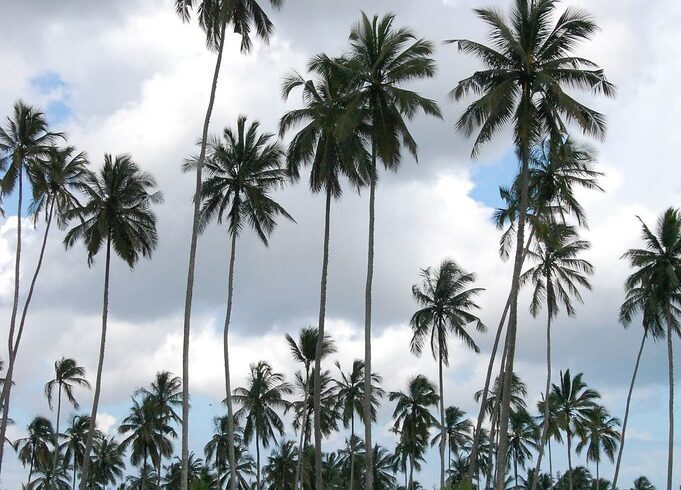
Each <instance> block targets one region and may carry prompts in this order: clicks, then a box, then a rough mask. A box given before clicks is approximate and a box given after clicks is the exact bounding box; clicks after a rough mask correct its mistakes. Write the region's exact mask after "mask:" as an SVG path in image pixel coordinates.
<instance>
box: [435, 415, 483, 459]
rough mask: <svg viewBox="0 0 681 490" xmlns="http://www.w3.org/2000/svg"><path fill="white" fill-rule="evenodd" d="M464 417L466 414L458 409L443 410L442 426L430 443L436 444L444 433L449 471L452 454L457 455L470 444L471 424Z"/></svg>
mask: <svg viewBox="0 0 681 490" xmlns="http://www.w3.org/2000/svg"><path fill="white" fill-rule="evenodd" d="M465 417H466V412H464V411H463V410H461V409H460V408H459V407H455V406H450V407H447V408H446V409H445V423H444V426H442V425H441V426H440V432H438V433H437V434H435V436H434V437H433V439H432V440H431V441H430V445H431V446H434V445H435V444H438V443H439V442H440V441H441V439H442V437H443V433H444V437H445V438H446V440H447V470H450V469H451V462H452V452H454V454H457V453H458V452H460V451H462V450H463V448H464V447H465V446H466V444H468V443H470V442H471V439H472V432H473V423H472V422H471V421H470V420H469V419H467V418H465ZM443 427H444V430H443Z"/></svg>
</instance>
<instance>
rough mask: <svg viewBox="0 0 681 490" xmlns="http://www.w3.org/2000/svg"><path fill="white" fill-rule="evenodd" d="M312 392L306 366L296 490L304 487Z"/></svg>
mask: <svg viewBox="0 0 681 490" xmlns="http://www.w3.org/2000/svg"><path fill="white" fill-rule="evenodd" d="M309 390H310V368H309V367H308V366H305V393H304V394H303V407H304V408H303V420H302V423H301V424H300V442H299V443H298V461H297V462H296V481H295V487H294V488H295V489H296V490H298V489H299V488H301V487H302V483H301V476H302V470H303V456H304V455H305V434H307V424H308V423H309V420H308V418H307V400H308V393H309Z"/></svg>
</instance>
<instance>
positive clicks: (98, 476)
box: [91, 435, 125, 488]
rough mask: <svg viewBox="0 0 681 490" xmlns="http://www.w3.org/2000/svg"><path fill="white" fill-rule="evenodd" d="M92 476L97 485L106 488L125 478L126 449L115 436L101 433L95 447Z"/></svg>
mask: <svg viewBox="0 0 681 490" xmlns="http://www.w3.org/2000/svg"><path fill="white" fill-rule="evenodd" d="M92 452H93V455H94V458H93V460H92V473H91V478H92V481H94V482H95V483H96V484H97V485H101V486H102V488H106V487H107V485H115V484H116V482H117V481H118V480H120V479H122V478H123V474H124V471H125V462H124V459H123V458H124V456H125V449H124V447H123V446H121V444H119V442H118V441H116V439H114V438H113V437H106V436H104V435H100V436H98V437H97V439H96V440H95V444H94V447H93V450H92Z"/></svg>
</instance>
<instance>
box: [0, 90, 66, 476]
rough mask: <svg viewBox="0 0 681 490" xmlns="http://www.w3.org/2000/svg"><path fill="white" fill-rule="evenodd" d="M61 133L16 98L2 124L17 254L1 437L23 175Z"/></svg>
mask: <svg viewBox="0 0 681 490" xmlns="http://www.w3.org/2000/svg"><path fill="white" fill-rule="evenodd" d="M60 136H62V135H61V133H54V132H51V131H49V128H48V125H47V119H46V118H45V114H43V113H42V112H40V110H38V109H36V108H34V107H31V106H28V105H26V104H24V103H23V102H22V101H20V100H19V101H17V102H16V103H15V104H14V114H13V118H9V117H8V118H7V125H6V126H5V127H4V128H2V127H0V154H2V155H3V156H2V157H1V158H0V172H5V173H4V175H3V176H2V178H0V202H2V199H3V198H4V197H5V196H8V195H10V194H12V193H13V192H14V188H15V187H17V243H16V253H15V258H14V296H13V300H12V313H11V316H10V324H9V335H8V337H7V350H8V353H9V364H8V366H7V375H6V377H7V380H8V381H9V382H8V383H5V385H4V387H3V390H2V398H1V399H0V404H1V405H2V406H3V407H4V411H3V414H2V422H0V441H4V440H5V436H6V432H7V417H8V416H9V415H8V414H9V401H10V392H11V389H12V388H11V387H12V379H13V375H14V364H15V355H14V346H15V343H16V341H15V327H16V319H17V310H18V308H19V282H20V281H19V279H20V266H21V216H22V212H23V204H24V203H23V192H24V175H25V176H26V177H27V178H28V181H29V184H31V185H32V184H33V182H32V180H33V177H34V175H33V174H32V173H30V172H28V169H30V168H32V167H34V166H35V165H37V164H38V162H39V161H40V160H42V159H44V158H45V157H46V155H47V153H48V152H49V150H50V148H51V145H52V142H53V141H54V140H55V139H56V138H57V137H60ZM3 455H4V444H0V472H1V471H2V461H3Z"/></svg>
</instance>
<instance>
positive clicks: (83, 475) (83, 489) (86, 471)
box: [80, 236, 111, 490]
mask: <svg viewBox="0 0 681 490" xmlns="http://www.w3.org/2000/svg"><path fill="white" fill-rule="evenodd" d="M110 265H111V237H110V236H109V237H108V238H107V240H106V268H105V272H104V301H103V303H104V304H103V305H102V337H101V339H100V341H99V363H98V365H97V379H96V380H95V395H94V399H93V401H92V411H91V412H90V424H89V427H88V432H87V439H86V442H85V452H84V453H83V468H82V469H81V472H80V490H87V481H88V477H89V475H90V453H91V452H92V441H93V440H94V437H95V423H96V421H97V407H98V406H99V394H100V392H101V391H102V368H103V367H104V349H105V347H106V327H107V318H108V316H109V269H110Z"/></svg>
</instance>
